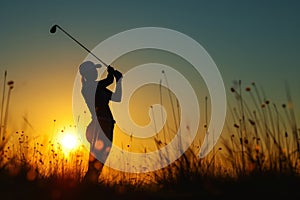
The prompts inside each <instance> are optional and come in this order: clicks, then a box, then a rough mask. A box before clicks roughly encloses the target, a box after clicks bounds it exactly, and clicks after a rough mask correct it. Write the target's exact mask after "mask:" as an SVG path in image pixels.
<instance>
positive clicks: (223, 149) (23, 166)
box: [0, 82, 300, 199]
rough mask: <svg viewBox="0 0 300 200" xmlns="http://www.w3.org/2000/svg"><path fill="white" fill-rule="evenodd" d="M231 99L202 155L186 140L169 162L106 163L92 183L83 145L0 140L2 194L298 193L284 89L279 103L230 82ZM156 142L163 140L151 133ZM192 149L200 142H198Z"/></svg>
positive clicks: (292, 119) (295, 148) (290, 109)
mask: <svg viewBox="0 0 300 200" xmlns="http://www.w3.org/2000/svg"><path fill="white" fill-rule="evenodd" d="M230 91H231V93H232V95H233V97H234V98H235V101H234V102H232V103H231V104H230V106H229V113H230V119H229V120H227V121H226V126H225V128H224V129H225V131H224V134H223V135H222V138H221V139H220V141H219V143H218V145H217V146H216V148H215V149H214V151H213V152H212V153H210V154H209V155H208V156H207V157H205V158H203V159H200V158H199V157H198V156H197V155H196V154H195V148H192V147H191V148H190V149H188V150H187V151H185V153H184V154H183V156H182V157H181V158H179V159H178V160H176V161H175V162H174V163H172V164H171V165H169V166H167V167H165V168H163V169H160V170H157V171H154V172H149V173H145V174H134V173H133V174H129V173H125V172H119V171H116V170H113V169H108V168H106V173H105V175H104V177H102V179H100V180H101V181H100V182H99V183H97V184H92V183H86V182H82V176H83V175H84V172H85V170H86V156H87V154H86V152H85V151H84V150H80V149H79V150H78V151H76V152H73V153H72V154H71V155H68V157H66V156H65V155H64V153H63V152H62V149H61V147H60V146H59V144H56V143H54V142H53V143H52V141H39V140H37V139H36V138H32V137H31V136H30V133H26V132H17V133H13V134H12V135H11V136H10V137H7V135H5V133H3V132H2V135H1V138H2V140H1V145H0V155H1V158H0V164H1V165H0V193H1V194H0V195H1V199H20V198H26V199H89V198H99V199H183V198H191V199H195V198H198V199H200V198H211V197H229V198H249V197H252V198H260V197H262V196H266V197H268V198H275V197H276V198H277V197H289V196H292V195H293V198H296V199H297V198H299V197H300V190H299V189H298V186H299V185H300V176H299V170H300V168H299V157H300V146H299V132H300V130H299V128H298V127H297V116H296V114H295V105H294V103H293V101H292V99H291V97H290V94H289V93H288V92H287V102H286V103H283V104H281V105H276V104H273V103H272V101H271V100H270V99H268V98H266V97H264V96H263V95H261V94H260V91H259V90H258V88H257V87H256V84H255V83H252V84H251V86H249V87H243V86H242V84H241V82H238V83H237V84H236V85H235V86H234V87H232V88H231V89H230ZM156 142H157V147H158V148H159V147H160V145H161V144H162V142H161V141H156ZM196 150H197V147H196Z"/></svg>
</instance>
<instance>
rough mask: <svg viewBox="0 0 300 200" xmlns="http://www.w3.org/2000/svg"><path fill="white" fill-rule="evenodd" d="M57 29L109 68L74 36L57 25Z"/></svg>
mask: <svg viewBox="0 0 300 200" xmlns="http://www.w3.org/2000/svg"><path fill="white" fill-rule="evenodd" d="M56 27H57V28H59V29H60V30H61V31H62V32H64V33H65V34H66V35H67V36H69V37H70V38H71V39H72V40H74V41H75V42H76V43H77V44H79V45H80V46H81V47H82V48H84V49H85V50H86V51H87V52H89V53H90V54H92V55H93V56H94V57H95V58H96V59H97V60H99V61H100V62H101V63H102V64H104V66H105V67H108V65H107V64H106V63H105V62H104V61H102V60H101V59H100V58H98V57H97V56H96V55H95V54H93V53H92V52H91V51H90V50H89V49H88V48H86V47H85V46H84V45H83V44H81V43H80V42H79V41H78V40H76V39H75V38H74V37H73V36H72V35H70V34H69V33H68V32H67V31H65V30H64V29H63V28H61V27H60V26H58V25H56Z"/></svg>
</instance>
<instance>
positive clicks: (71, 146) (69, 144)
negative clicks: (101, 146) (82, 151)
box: [60, 133, 78, 152]
mask: <svg viewBox="0 0 300 200" xmlns="http://www.w3.org/2000/svg"><path fill="white" fill-rule="evenodd" d="M60 144H61V145H62V148H63V150H64V151H65V152H69V151H71V150H75V149H76V148H77V147H78V138H77V137H76V136H75V135H73V134H71V133H66V134H64V135H63V136H62V137H61V139H60Z"/></svg>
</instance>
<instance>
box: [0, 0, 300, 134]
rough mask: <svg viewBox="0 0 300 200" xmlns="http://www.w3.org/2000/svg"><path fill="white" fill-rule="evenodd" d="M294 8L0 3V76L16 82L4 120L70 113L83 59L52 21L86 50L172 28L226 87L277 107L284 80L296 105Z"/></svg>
mask: <svg viewBox="0 0 300 200" xmlns="http://www.w3.org/2000/svg"><path fill="white" fill-rule="evenodd" d="M299 8H300V3H299V2H298V1H291V0H289V1H232V0H229V1H221V0H219V1H217V0H213V1H192V0H189V1H170V0H165V1H158V0H154V1H130V0H129V1H5V2H3V1H2V2H1V3H0V26H1V31H0V36H1V37H0V70H1V71H0V73H3V72H4V70H7V71H8V78H9V79H12V80H14V81H15V88H14V91H13V92H14V93H13V96H12V102H11V103H12V105H13V106H12V108H11V110H12V111H11V112H12V114H11V118H10V120H12V118H13V119H18V118H20V119H22V117H21V116H24V115H26V116H27V117H28V118H29V120H31V121H32V123H33V124H37V122H38V119H36V118H37V116H40V115H41V110H43V109H44V108H45V107H50V108H51V107H53V108H55V107H56V108H64V109H49V110H50V111H49V110H48V109H46V110H45V111H42V118H44V119H45V120H44V121H42V122H41V124H44V125H49V124H51V123H50V122H48V121H47V120H50V119H51V120H52V119H54V118H62V117H63V116H64V115H69V114H68V113H69V112H70V110H71V105H68V106H66V102H70V101H71V99H70V98H71V95H72V94H71V93H72V86H73V80H74V76H75V74H76V70H77V69H76V66H78V63H80V62H81V61H82V60H83V59H84V58H85V57H86V56H87V54H86V52H85V51H83V50H82V49H80V48H79V47H77V46H76V45H75V44H74V43H73V42H71V41H70V40H69V39H67V38H66V37H65V36H64V35H62V34H56V35H55V37H54V36H52V35H50V34H49V28H50V27H51V26H52V25H53V24H55V23H57V24H60V25H61V26H63V27H64V28H66V29H67V30H70V32H72V33H73V34H74V35H75V36H76V37H77V38H78V39H79V40H80V41H81V42H82V43H84V44H85V45H86V46H87V47H90V48H93V47H94V46H96V45H97V44H98V43H99V42H101V41H103V40H104V39H106V38H108V37H109V36H111V35H113V34H116V33H119V32H121V31H124V30H127V29H131V28H137V27H144V26H157V27H165V28H170V29H174V30H177V31H180V32H182V33H184V34H186V35H188V36H190V37H192V38H194V39H195V40H196V41H198V42H199V43H200V44H201V45H202V46H203V47H204V48H205V49H206V50H207V52H208V53H209V54H210V55H211V57H212V58H213V60H214V61H215V63H216V64H217V66H218V68H219V70H220V72H221V74H222V77H223V79H224V83H225V87H226V88H230V87H231V85H232V83H233V81H234V80H239V79H240V80H242V81H243V83H245V85H247V84H250V83H251V82H253V81H255V82H256V83H257V84H259V85H261V86H262V87H263V88H264V91H265V93H266V95H267V96H270V98H271V99H274V101H275V103H280V104H281V103H283V102H284V101H285V100H286V99H285V87H284V84H285V82H286V81H288V83H289V85H290V88H291V92H292V95H293V98H294V99H295V101H297V100H298V101H299V100H300V95H299V94H300V93H299V92H300V91H299V90H300V89H299V87H298V86H299V85H300V80H299V72H300V68H299V64H300V60H299V56H298V53H299V52H300V38H299V35H300V26H299V25H300V21H299V19H300V13H299ZM58 75H59V76H58ZM228 94H229V93H228ZM296 106H297V105H296ZM38 118H41V117H38ZM39 120H40V119H39ZM15 123H16V124H15V125H16V126H20V125H19V124H18V123H17V122H15ZM36 127H37V129H40V128H39V125H36ZM41 129H42V128H41Z"/></svg>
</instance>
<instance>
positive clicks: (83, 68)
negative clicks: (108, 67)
mask: <svg viewBox="0 0 300 200" xmlns="http://www.w3.org/2000/svg"><path fill="white" fill-rule="evenodd" d="M100 67H101V64H95V63H93V62H92V61H85V62H83V63H82V64H81V65H80V66H79V72H80V74H81V76H82V77H83V78H85V79H86V80H90V81H94V80H96V79H97V77H98V74H97V68H100Z"/></svg>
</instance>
